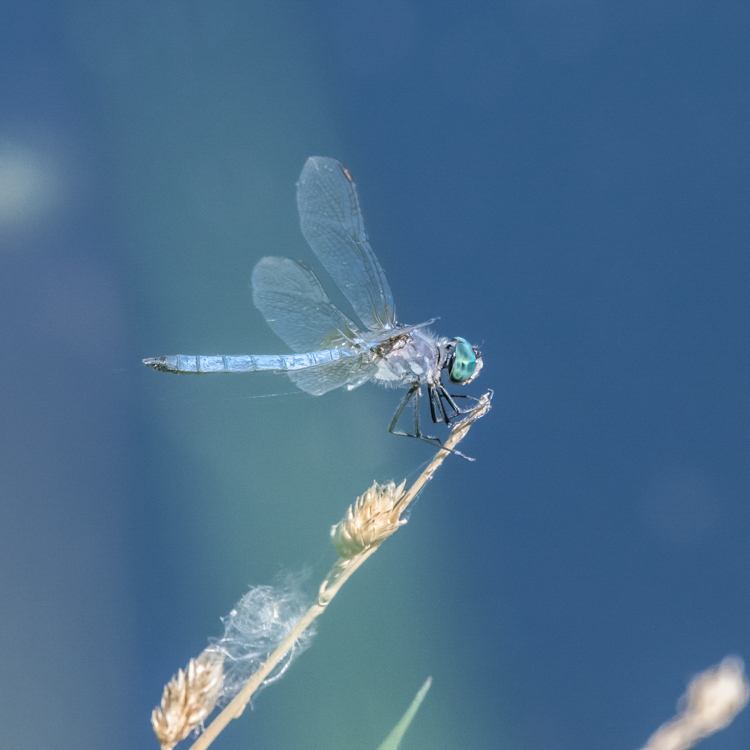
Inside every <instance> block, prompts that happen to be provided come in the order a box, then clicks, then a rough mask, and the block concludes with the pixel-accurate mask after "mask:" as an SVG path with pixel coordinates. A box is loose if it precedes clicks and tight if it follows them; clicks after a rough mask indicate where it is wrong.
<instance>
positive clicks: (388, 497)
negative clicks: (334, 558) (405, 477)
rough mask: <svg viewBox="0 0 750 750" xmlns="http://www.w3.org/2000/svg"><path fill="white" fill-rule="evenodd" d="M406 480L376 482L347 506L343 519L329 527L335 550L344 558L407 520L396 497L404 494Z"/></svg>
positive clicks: (375, 542) (382, 537) (384, 536)
mask: <svg viewBox="0 0 750 750" xmlns="http://www.w3.org/2000/svg"><path fill="white" fill-rule="evenodd" d="M405 484H406V481H403V482H402V483H401V484H400V485H398V486H396V483H395V482H388V484H378V483H377V482H375V483H374V484H373V485H372V487H370V489H369V490H367V492H365V494H364V495H362V497H358V498H357V502H356V503H354V505H350V506H349V510H347V512H346V515H345V516H344V518H343V520H341V521H340V522H339V523H337V524H336V525H335V526H334V527H333V528H332V529H331V539H332V540H333V546H334V547H335V548H336V552H338V553H339V555H340V556H341V557H343V558H344V559H345V560H348V559H349V558H352V557H354V556H355V555H358V554H359V553H360V552H363V551H364V550H366V549H368V548H369V547H372V546H373V545H376V544H380V543H381V542H382V541H383V540H384V539H387V538H388V537H389V536H390V535H391V534H392V533H393V532H394V531H396V529H397V528H398V527H399V526H403V525H404V524H405V523H406V519H403V518H401V508H400V507H399V504H398V502H399V500H400V499H401V497H402V496H403V494H404V486H405Z"/></svg>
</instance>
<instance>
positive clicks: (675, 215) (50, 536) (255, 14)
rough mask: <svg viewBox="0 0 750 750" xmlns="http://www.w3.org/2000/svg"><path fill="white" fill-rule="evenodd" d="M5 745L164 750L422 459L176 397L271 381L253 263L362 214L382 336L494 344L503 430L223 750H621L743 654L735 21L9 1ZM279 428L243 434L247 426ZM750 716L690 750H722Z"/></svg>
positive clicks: (336, 401) (744, 80)
mask: <svg viewBox="0 0 750 750" xmlns="http://www.w3.org/2000/svg"><path fill="white" fill-rule="evenodd" d="M0 20H1V21H2V22H1V23H0V101H2V109H1V110H0V313H1V315H2V318H1V319H2V321H3V323H2V331H3V336H2V339H3V352H4V358H3V366H2V374H1V375H0V378H1V380H2V393H3V398H2V400H1V401H0V423H1V424H2V431H0V440H1V441H2V446H1V449H0V473H1V475H2V488H3V489H2V495H3V497H2V503H1V504H0V556H1V557H0V560H1V563H0V601H2V615H1V616H0V636H1V638H2V642H3V643H4V644H5V648H4V649H3V651H4V656H3V666H2V670H1V676H0V727H2V729H1V730H0V734H1V735H2V737H3V740H2V745H3V746H4V747H8V748H21V747H23V748H25V749H33V748H49V747H54V748H57V750H66V749H67V748H83V747H104V746H106V747H110V748H132V747H155V746H156V743H155V740H154V739H153V736H152V735H151V730H150V726H149V713H150V711H151V708H152V707H153V706H154V705H155V704H156V703H157V702H158V700H159V698H160V695H161V689H162V686H163V684H164V683H165V682H166V681H167V680H168V679H169V677H170V676H171V675H172V674H173V673H174V672H175V671H176V669H177V668H178V667H181V666H184V665H185V664H186V662H187V660H188V658H189V657H191V656H194V655H196V654H198V653H199V652H200V650H201V649H202V648H203V647H204V646H205V645H206V642H207V638H208V637H209V636H212V635H218V634H219V633H220V632H221V624H220V621H219V617H220V616H221V615H223V614H225V613H226V612H228V611H229V610H230V609H231V607H232V606H233V604H234V602H235V601H236V600H237V599H239V597H240V596H241V595H242V594H243V593H244V592H245V591H246V590H247V587H248V585H257V584H265V583H271V582H272V581H273V579H274V577H275V576H276V575H277V574H278V573H279V572H280V571H283V570H299V569H300V568H302V567H303V566H305V565H307V566H310V567H311V569H312V574H311V578H310V586H311V589H314V588H315V585H316V583H317V581H318V580H320V579H321V578H322V576H323V575H324V574H325V572H326V571H327V569H328V567H329V566H330V564H331V563H332V562H333V560H334V554H333V551H332V549H331V548H330V546H329V542H328V539H327V534H328V528H329V526H330V525H331V524H332V523H335V522H336V521H337V520H338V519H339V518H340V517H341V515H342V514H343V512H344V509H345V508H346V506H347V505H348V504H349V503H350V502H352V501H353V500H354V498H355V497H356V496H357V495H358V494H360V493H362V492H363V491H364V490H365V489H366V488H367V487H368V486H369V484H370V483H371V482H372V481H373V480H374V479H378V480H381V481H383V480H388V479H397V480H400V479H402V478H403V477H405V476H407V475H408V476H410V477H414V476H415V474H416V472H417V471H418V470H419V468H420V466H421V465H422V463H423V462H424V461H426V460H427V459H428V458H429V456H430V450H429V449H428V448H427V447H426V446H425V445H422V444H419V443H418V442H417V441H407V440H404V439H399V438H395V437H392V436H390V435H388V434H387V431H386V428H387V425H388V422H389V420H390V418H391V415H392V413H393V411H394V409H395V407H396V405H397V400H398V397H399V394H398V393H394V392H392V391H385V390H380V389H377V388H375V387H373V386H365V387H363V388H361V389H359V390H357V391H355V392H353V393H346V392H342V393H338V392H334V393H331V394H328V395H326V396H323V397H321V398H318V399H314V398H311V397H308V396H306V395H304V394H301V393H296V394H295V393H294V389H293V386H292V385H291V384H290V383H289V382H288V381H287V380H286V379H284V378H281V377H279V376H273V375H270V374H269V375H258V376H253V377H250V376H248V377H246V378H243V377H237V378H229V377H226V378H225V377H218V376H217V377H215V378H214V377H206V378H195V379H191V378H173V377H170V376H167V375H161V374H157V373H154V372H152V371H149V370H147V369H146V368H143V367H142V366H141V365H140V364H139V361H140V359H141V358H142V357H146V356H158V355H163V354H173V353H205V354H209V353H240V352H243V353H273V352H275V351H286V349H285V348H284V347H283V345H282V344H280V342H279V341H278V340H277V339H276V338H275V336H274V335H273V334H272V332H271V331H270V329H269V328H268V327H267V326H266V325H265V323H264V322H263V320H262V318H261V316H260V314H259V313H258V312H257V311H256V310H255V309H254V308H253V305H252V301H251V296H250V292H249V288H248V283H249V278H250V273H251V270H252V268H253V266H254V264H255V263H256V262H257V261H258V260H259V259H260V258H261V257H262V256H264V255H269V254H272V255H273V254H277V255H289V256H291V257H294V258H300V259H303V260H306V261H310V262H313V259H312V253H311V252H310V251H309V249H308V248H307V247H306V246H305V243H304V240H303V238H302V237H301V234H300V232H299V226H298V219H297V216H296V207H295V199H294V184H295V181H296V179H297V177H298V175H299V172H300V169H301V167H302V165H303V163H304V160H305V159H306V158H307V157H308V156H309V155H311V154H321V155H330V156H334V157H336V158H338V159H340V160H342V161H344V162H345V163H346V164H347V165H348V166H349V168H350V169H351V170H352V172H353V173H354V175H355V178H356V179H357V182H358V184H359V187H360V193H361V196H362V200H363V204H364V208H365V215H366V217H367V220H368V227H369V231H370V236H371V239H372V242H373V246H374V248H375V250H376V252H377V253H378V256H379V257H380V260H381V262H382V264H383V266H384V268H385V269H386V271H387V273H388V275H389V279H390V282H391V285H392V287H393V292H394V295H395V298H396V300H397V304H398V310H399V317H400V319H401V320H402V321H403V322H407V323H417V322H420V321H422V320H425V319H428V318H431V317H435V316H440V320H439V322H438V323H437V324H436V328H437V329H438V330H439V331H440V332H441V333H443V334H445V335H460V336H464V337H466V338H468V339H469V340H470V341H472V342H476V343H479V344H481V346H482V349H483V351H484V355H485V369H484V372H483V373H482V375H481V378H480V379H479V380H478V381H477V382H476V384H474V385H472V386H471V387H470V392H472V393H474V394H475V395H478V394H479V393H481V392H482V391H483V390H484V389H487V388H490V387H491V388H493V389H494V391H495V399H494V410H493V411H492V412H491V414H490V415H489V416H488V417H487V418H486V419H484V420H483V421H482V422H481V423H480V424H478V425H477V426H476V427H475V428H474V430H473V431H472V433H471V434H470V436H469V438H468V439H467V440H466V442H465V443H464V449H465V450H466V452H468V453H469V454H470V455H473V456H475V457H476V458H477V461H476V463H473V464H470V463H468V462H465V461H461V460H459V459H450V460H449V461H448V462H447V463H446V465H445V466H444V467H443V468H442V469H441V471H440V473H439V474H438V477H437V478H436V480H435V481H434V482H433V483H431V484H430V485H429V486H428V488H427V490H426V491H425V492H424V493H423V495H422V497H421V499H420V502H419V503H418V504H417V505H416V506H415V508H414V512H413V513H412V516H411V520H410V522H409V524H408V525H407V526H406V528H405V529H403V530H402V531H401V532H399V534H398V535H397V536H396V537H394V538H393V539H392V540H390V541H389V542H388V543H387V544H386V545H385V546H384V547H383V548H382V549H381V550H380V551H379V552H378V554H377V555H376V556H375V557H374V558H373V559H372V560H371V561H370V562H369V563H368V564H367V566H366V567H365V568H364V569H363V570H362V571H361V572H360V573H359V574H358V575H357V576H356V577H355V578H354V579H353V580H352V581H351V582H350V584H348V585H347V587H346V588H345V589H344V590H343V592H342V594H341V595H340V597H339V598H337V599H336V601H335V603H334V604H333V605H332V606H331V608H330V609H329V610H328V612H327V613H326V615H325V616H324V617H323V619H322V620H321V624H320V632H319V634H318V636H317V638H316V640H315V642H314V644H313V647H312V648H311V649H310V650H309V651H308V652H307V653H305V654H304V655H303V656H302V657H301V658H300V660H299V661H298V662H297V663H296V664H295V665H294V667H293V669H292V670H290V672H289V673H288V674H287V675H286V676H285V677H284V679H283V680H282V681H281V682H280V683H279V684H277V685H274V686H272V687H271V688H269V689H268V690H267V691H266V692H264V693H263V694H262V695H261V696H260V697H259V698H258V699H257V701H256V702H255V710H254V711H252V712H249V711H248V712H247V713H246V714H245V715H244V716H243V717H242V719H241V720H240V721H237V722H233V724H232V726H231V727H229V729H228V730H227V731H226V733H225V735H223V736H222V737H221V738H220V740H219V741H217V743H216V747H217V748H230V747H231V748H244V747H247V748H256V747H257V748H261V747H262V748H289V749H290V750H291V749H293V748H306V749H307V748H311V749H314V748H321V749H323V748H325V749H326V750H336V749H337V748H342V749H344V748H346V749H350V748H353V747H356V748H363V749H365V750H366V749H367V748H373V749H374V748H375V747H377V745H378V744H379V742H380V741H381V740H382V739H383V737H384V736H385V734H386V733H387V731H388V730H389V728H390V727H391V726H392V725H393V723H395V721H396V719H397V717H398V716H400V714H401V713H402V712H403V710H404V709H405V708H406V706H407V704H408V702H409V701H410V700H411V698H412V697H413V695H414V694H415V693H416V691H417V689H418V687H419V686H420V685H421V683H422V682H423V681H424V679H425V678H426V677H427V675H432V676H433V679H434V683H433V687H432V690H431V691H430V693H429V695H428V698H427V700H426V702H425V704H424V705H423V708H422V710H421V711H420V714H419V715H418V717H417V720H416V722H415V724H414V725H413V727H412V729H411V730H410V733H409V735H407V738H406V740H405V743H404V749H405V750H419V749H422V748H430V749H431V750H437V749H438V748H446V749H447V748H472V749H473V750H480V749H483V748H488V749H489V748H514V749H517V750H526V749H528V750H536V749H537V748H538V749H539V750H542V749H543V750H573V748H575V749H576V750H579V749H580V748H602V747H606V748H612V749H613V750H614V749H615V748H623V750H625V749H626V748H637V747H640V746H641V745H642V744H643V743H644V742H645V740H646V738H647V737H648V735H649V734H650V733H651V732H652V731H653V730H654V729H656V727H657V726H658V725H659V724H660V723H661V722H662V721H664V720H666V719H667V718H669V717H670V716H671V715H672V713H673V710H674V705H675V701H676V699H677V698H678V696H679V695H680V694H681V693H682V692H683V690H684V687H685V684H686V681H687V680H688V679H689V678H690V676H691V675H692V674H694V673H695V672H697V671H699V670H702V669H705V668H706V667H708V666H709V665H711V664H713V663H716V662H717V661H719V660H720V659H721V658H723V657H724V656H725V655H727V654H730V653H736V654H739V655H744V656H746V657H747V656H750V631H749V630H748V621H749V620H750V597H749V596H748V595H749V594H750V590H749V588H750V576H749V574H748V551H747V550H748V545H747V540H748V531H749V530H750V510H749V509H748V495H749V493H748V488H749V487H750V476H749V473H750V472H749V468H748V467H749V464H748V447H749V446H748V443H749V440H748V438H749V437H750V430H749V429H748V424H749V421H750V402H749V400H748V371H749V368H750V355H749V353H748V352H749V349H748V340H749V338H750V322H749V320H748V314H747V295H748V282H750V261H749V259H748V241H749V240H750V212H748V209H747V203H748V189H749V188H750V178H749V170H750V146H749V140H748V116H749V115H750V104H749V102H750V99H749V98H748V91H749V90H750V44H749V40H750V36H749V34H750V4H748V3H747V2H744V1H736V2H733V1H731V0H711V1H710V2H709V1H708V0H674V1H672V0H647V1H646V0H631V2H628V3H615V2H603V1H600V2H595V1H594V0H582V1H580V2H577V1H572V0H571V1H563V0H559V1H554V0H548V1H539V2H531V1H530V0H519V1H518V2H493V3H468V4H466V5H463V6H462V5H460V4H456V3H439V2H430V3H426V2H425V3H420V2H416V1H414V2H406V1H403V2H400V1H396V0H377V1H375V0H373V1H372V2H362V1H352V2H296V3H293V2H267V3H258V2H251V1H250V0H242V1H240V0H214V2H210V3H206V2H195V1H193V0H180V1H179V2H178V1H177V0H148V2H145V0H128V1H127V2H125V1H124V0H120V1H116V0H96V1H94V0H68V1H62V0H60V1H59V2H37V3H28V2H23V1H22V0H5V2H4V3H3V6H2V10H1V11H0ZM275 393H282V394H292V395H283V396H278V397H273V398H254V397H256V396H262V395H267V394H275ZM749 717H750V714H746V715H742V716H740V718H739V719H738V720H737V721H736V722H735V723H734V724H733V725H732V726H731V727H730V728H729V729H727V730H726V731H725V732H723V733H721V734H720V735H717V736H716V737H714V738H712V739H710V740H708V741H707V742H706V743H705V747H706V748H707V749H708V748H713V750H720V749H721V750H733V749H734V748H737V749H739V748H746V747H747V746H748V742H750V718H749Z"/></svg>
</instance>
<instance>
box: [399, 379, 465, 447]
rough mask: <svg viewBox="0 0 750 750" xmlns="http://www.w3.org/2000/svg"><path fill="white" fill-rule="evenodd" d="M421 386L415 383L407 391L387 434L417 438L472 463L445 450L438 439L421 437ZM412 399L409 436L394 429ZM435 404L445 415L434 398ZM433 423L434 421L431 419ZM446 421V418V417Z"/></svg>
mask: <svg viewBox="0 0 750 750" xmlns="http://www.w3.org/2000/svg"><path fill="white" fill-rule="evenodd" d="M421 391H422V389H421V386H420V384H419V383H415V384H414V385H412V386H411V388H409V390H408V391H407V393H406V396H404V398H403V400H402V401H401V403H400V404H399V407H398V409H396V413H395V414H394V415H393V419H392V420H391V424H390V427H389V428H388V432H390V433H391V434H392V435H400V436H401V437H410V438H417V440H421V441H422V442H424V443H427V444H428V445H431V446H433V447H434V448H444V450H447V451H450V452H451V453H455V454H456V455H457V456H461V458H465V459H466V460H467V461H473V460H474V459H473V458H469V456H465V455H464V454H463V453H461V452H459V451H457V450H453V449H452V448H445V447H444V446H443V443H442V441H441V440H440V438H436V437H433V436H432V435H423V434H422V430H421V427H420V424H419V404H420V394H421ZM412 399H414V434H413V435H412V434H410V433H408V432H403V431H401V430H397V429H396V425H397V424H398V420H399V419H400V418H401V415H402V414H403V413H404V409H405V408H406V407H407V405H408V404H409V402H410V401H411V400H412ZM436 400H437V403H438V404H440V408H441V411H442V413H443V415H445V409H443V405H442V402H441V401H440V399H439V398H438V397H437V396H436ZM432 403H433V402H432V398H431V399H430V406H432ZM433 415H434V411H433ZM433 421H437V420H434V417H433ZM446 421H447V417H446Z"/></svg>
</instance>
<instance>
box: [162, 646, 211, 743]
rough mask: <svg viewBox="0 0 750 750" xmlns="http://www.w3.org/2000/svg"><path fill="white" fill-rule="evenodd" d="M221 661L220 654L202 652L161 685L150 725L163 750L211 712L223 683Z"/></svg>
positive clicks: (186, 734)
mask: <svg viewBox="0 0 750 750" xmlns="http://www.w3.org/2000/svg"><path fill="white" fill-rule="evenodd" d="M223 662H224V655H223V654H220V653H218V652H217V651H213V650H211V649H206V650H205V651H204V652H203V653H202V654H201V655H200V656H198V657H197V658H195V659H191V660H190V661H189V662H188V665H187V668H186V669H185V671H184V672H183V671H182V670H181V669H180V670H178V671H177V674H176V675H175V676H174V677H173V678H172V679H171V680H170V682H169V683H167V684H166V685H165V686H164V693H163V694H162V697H161V707H159V708H155V709H154V710H153V712H152V713H151V726H153V728H154V733H155V734H156V738H157V739H158V740H159V742H160V743H161V746H162V749H163V750H172V748H173V747H174V746H175V745H176V744H177V743H178V742H179V741H180V740H184V739H185V737H187V736H188V735H189V734H190V732H192V731H193V730H194V729H195V728H196V727H198V726H200V725H201V724H202V723H203V721H204V719H205V718H206V717H207V716H208V715H209V714H210V713H211V711H213V710H214V706H215V705H216V701H217V700H218V698H219V696H220V695H221V688H222V684H223V681H224V675H223V672H222V665H223Z"/></svg>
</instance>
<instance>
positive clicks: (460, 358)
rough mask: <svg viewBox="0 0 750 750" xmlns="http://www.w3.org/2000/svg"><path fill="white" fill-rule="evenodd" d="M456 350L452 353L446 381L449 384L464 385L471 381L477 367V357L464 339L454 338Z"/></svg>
mask: <svg viewBox="0 0 750 750" xmlns="http://www.w3.org/2000/svg"><path fill="white" fill-rule="evenodd" d="M455 341H456V348H455V350H454V353H453V362H452V363H451V368H450V371H449V372H448V380H450V382H451V383H458V384H459V385H460V384H461V383H466V382H467V381H469V380H471V378H472V375H474V370H475V369H476V367H477V355H476V354H475V353H474V350H473V349H472V348H471V344H469V342H468V341H467V340H466V339H462V338H458V337H456V339H455Z"/></svg>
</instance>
